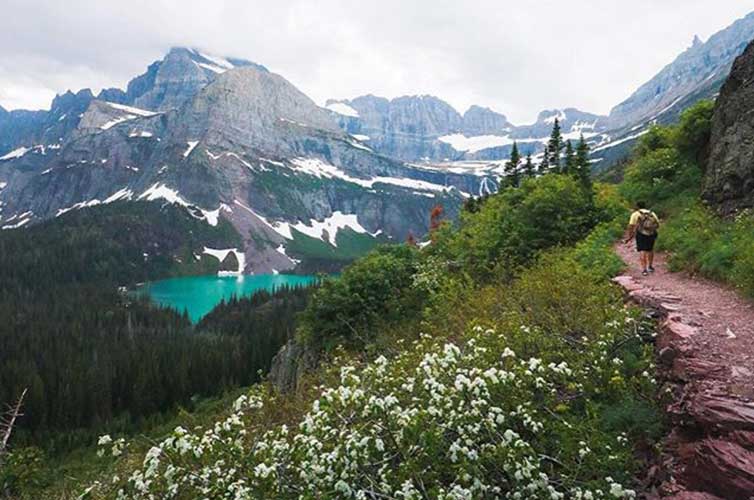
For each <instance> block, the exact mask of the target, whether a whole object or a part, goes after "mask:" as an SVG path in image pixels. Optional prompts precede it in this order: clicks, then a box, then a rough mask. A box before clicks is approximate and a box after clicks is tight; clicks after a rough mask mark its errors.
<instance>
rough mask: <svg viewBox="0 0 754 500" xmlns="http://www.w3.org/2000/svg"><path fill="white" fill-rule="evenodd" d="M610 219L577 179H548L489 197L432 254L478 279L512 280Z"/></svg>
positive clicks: (439, 237)
mask: <svg viewBox="0 0 754 500" xmlns="http://www.w3.org/2000/svg"><path fill="white" fill-rule="evenodd" d="M604 201H605V208H608V207H612V205H610V203H608V202H607V198H606V199H605V200H604ZM606 217H609V216H608V215H605V214H601V213H600V211H599V209H598V208H597V206H596V205H595V202H594V193H593V192H592V191H589V190H586V189H584V188H583V187H582V186H581V184H579V182H578V181H577V180H576V179H574V178H573V177H571V176H566V175H545V176H543V177H539V178H536V179H528V180H525V181H524V182H523V183H522V184H521V187H519V188H509V189H505V190H504V191H502V192H501V193H500V194H498V195H495V196H491V197H489V198H488V199H487V200H486V201H485V202H484V203H483V204H482V205H481V206H479V207H477V211H476V212H475V213H469V212H464V213H463V214H462V216H461V220H460V222H459V228H458V229H457V230H454V229H451V228H445V229H444V230H441V231H439V232H438V233H437V234H436V238H435V244H434V245H432V247H431V248H430V249H429V251H430V252H431V253H433V254H435V255H440V256H442V257H443V258H445V259H446V260H449V261H452V262H454V263H455V264H456V265H457V267H458V268H460V269H461V270H462V271H463V272H466V273H468V274H469V275H470V276H471V277H472V278H473V279H475V280H479V281H481V282H485V281H489V280H490V279H492V278H499V277H500V276H501V275H504V276H507V277H508V278H510V277H512V276H513V275H515V273H516V272H517V270H518V269H519V268H520V267H521V266H524V265H526V264H528V263H529V262H531V261H532V259H533V258H534V256H535V255H536V254H537V253H539V252H540V251H542V250H546V249H548V248H552V247H555V246H560V245H571V244H573V243H575V242H576V241H579V240H580V239H582V238H584V237H585V236H586V235H587V234H588V233H589V231H590V230H591V228H592V227H594V225H595V224H596V223H597V222H598V221H599V220H600V219H601V218H606Z"/></svg>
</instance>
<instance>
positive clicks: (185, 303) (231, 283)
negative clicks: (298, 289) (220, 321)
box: [137, 274, 317, 323]
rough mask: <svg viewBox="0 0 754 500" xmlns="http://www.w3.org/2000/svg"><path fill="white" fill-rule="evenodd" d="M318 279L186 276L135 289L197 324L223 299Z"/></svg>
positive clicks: (295, 276)
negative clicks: (186, 315)
mask: <svg viewBox="0 0 754 500" xmlns="http://www.w3.org/2000/svg"><path fill="white" fill-rule="evenodd" d="M316 280H317V278H316V277H315V276H309V275H294V274H259V275H253V276H251V275H244V276H186V277H182V278H170V279H165V280H160V281H153V282H150V283H145V284H144V285H142V286H141V287H139V289H138V290H137V293H139V294H142V293H143V294H147V295H148V296H149V297H150V298H151V299H152V301H154V302H156V303H157V304H159V305H161V306H163V307H170V308H172V309H175V310H176V311H178V312H181V313H182V312H183V311H188V315H189V318H191V321H192V322H194V323H196V322H197V321H199V320H200V319H201V318H202V317H203V316H204V315H206V314H207V313H208V312H210V311H211V310H212V308H214V307H215V306H216V305H217V304H219V303H220V301H222V300H223V299H225V300H228V299H230V298H231V297H233V296H236V297H244V296H248V295H252V294H253V293H254V292H256V291H258V290H267V291H272V290H275V289H276V288H279V287H281V286H286V285H287V286H302V285H308V284H310V283H312V282H314V281H316Z"/></svg>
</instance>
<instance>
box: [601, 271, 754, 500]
mask: <svg viewBox="0 0 754 500" xmlns="http://www.w3.org/2000/svg"><path fill="white" fill-rule="evenodd" d="M614 281H615V282H616V283H617V284H618V285H620V286H621V287H622V288H623V289H624V290H625V292H626V294H627V296H628V297H629V298H630V299H631V300H632V301H633V302H636V303H638V304H640V305H642V306H644V307H646V308H648V309H651V310H652V311H654V313H655V314H656V315H657V316H659V317H661V318H663V321H662V323H661V331H660V335H659V336H658V337H657V349H658V360H659V363H658V368H659V370H660V373H659V375H660V376H659V378H660V379H662V380H663V382H664V387H665V388H666V390H667V392H666V393H667V394H670V395H671V396H672V401H671V404H669V405H668V406H667V408H666V413H667V415H668V416H669V417H670V420H671V422H672V424H673V431H672V433H671V434H670V435H669V436H668V438H667V439H666V440H665V443H664V447H663V448H664V449H665V453H666V456H665V457H664V460H663V463H664V465H665V469H667V470H665V471H664V475H665V479H664V482H662V484H659V485H656V486H657V487H658V488H659V493H660V496H663V497H669V498H674V499H678V500H682V499H717V498H742V499H743V498H749V497H750V496H751V494H752V492H754V403H752V402H751V400H750V399H749V398H748V397H747V396H745V395H741V394H737V393H736V392H741V391H740V390H738V391H737V390H734V388H735V386H736V385H738V383H739V382H738V381H737V380H740V377H741V373H736V370H739V371H741V370H742V369H743V370H746V375H745V376H746V377H747V378H748V381H750V380H751V379H750V376H751V373H750V372H749V370H748V369H747V368H745V367H735V366H733V367H731V366H730V364H729V363H726V362H725V360H722V359H720V357H719V356H718V355H712V356H709V355H708V354H709V350H710V347H709V338H710V337H711V336H713V335H715V334H714V333H713V332H711V331H705V330H704V327H703V326H699V327H697V326H692V325H700V322H699V320H698V318H696V317H695V316H696V315H697V314H698V313H696V312H693V309H694V308H693V307H691V305H687V304H684V303H683V301H682V300H681V299H679V298H678V297H672V296H669V295H668V294H666V293H662V292H661V291H658V290H656V289H654V288H652V287H651V286H650V285H645V284H643V283H642V282H639V281H637V280H635V279H634V278H632V277H631V276H619V277H617V278H615V279H614ZM658 482H659V481H658ZM652 498H654V497H652Z"/></svg>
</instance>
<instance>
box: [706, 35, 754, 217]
mask: <svg viewBox="0 0 754 500" xmlns="http://www.w3.org/2000/svg"><path fill="white" fill-rule="evenodd" d="M753 82H754V44H750V45H749V46H748V47H747V49H746V51H745V52H744V53H743V54H742V55H741V56H740V57H739V58H738V59H736V62H735V63H734V64H733V69H732V71H731V73H730V77H729V78H728V80H727V81H726V82H725V84H724V85H723V88H722V90H721V91H720V97H719V98H718V100H717V104H716V106H715V113H714V116H713V119H712V137H711V139H710V156H709V161H708V164H707V169H706V173H705V177H704V193H703V195H704V198H705V199H706V200H707V201H708V202H710V203H711V204H713V205H714V206H716V207H718V208H719V210H720V211H721V212H723V213H725V214H730V213H732V212H734V211H736V210H739V209H742V208H751V207H754V144H752V142H751V138H752V136H753V134H754V120H752V113H754V87H752V83H753Z"/></svg>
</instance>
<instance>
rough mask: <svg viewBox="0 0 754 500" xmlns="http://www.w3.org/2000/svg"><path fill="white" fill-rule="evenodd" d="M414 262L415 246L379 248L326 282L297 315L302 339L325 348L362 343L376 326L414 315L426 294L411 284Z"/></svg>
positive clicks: (417, 258) (359, 344) (372, 334)
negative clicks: (341, 344) (343, 343)
mask: <svg viewBox="0 0 754 500" xmlns="http://www.w3.org/2000/svg"><path fill="white" fill-rule="evenodd" d="M418 261H419V250H417V249H415V248H413V247H411V246H409V245H391V246H384V247H379V248H378V249H377V250H375V251H373V252H371V253H370V254H368V255H367V256H365V257H363V258H362V259H359V260H358V261H357V262H356V263H354V264H353V265H351V266H349V267H348V268H346V269H345V271H343V274H342V275H341V276H340V277H339V278H331V279H327V280H325V281H324V282H323V283H322V285H321V286H320V288H319V289H318V290H317V291H316V292H315V293H314V294H313V296H312V298H311V300H310V301H309V305H308V306H307V308H306V310H305V311H304V312H303V314H302V315H301V321H300V329H299V331H300V333H301V335H302V337H303V339H304V340H305V341H307V342H309V343H312V344H315V345H317V346H319V347H326V348H328V347H332V346H333V345H335V344H339V343H342V342H345V343H348V344H352V345H356V346H363V345H365V344H367V343H369V342H370V341H371V340H372V339H373V338H374V334H375V332H376V331H377V329H378V327H380V326H384V325H385V324H389V323H391V322H396V321H399V320H402V319H405V318H406V317H407V316H412V315H415V314H418V312H419V311H420V309H421V305H422V303H423V301H424V298H425V293H424V292H423V291H422V289H421V288H418V287H414V286H412V284H413V276H414V274H415V273H416V269H417V264H418Z"/></svg>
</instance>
